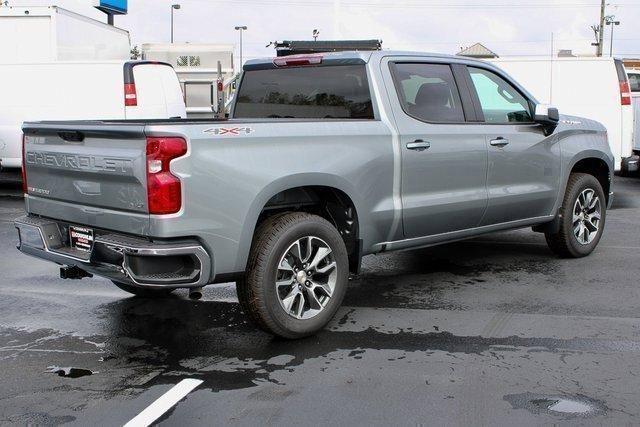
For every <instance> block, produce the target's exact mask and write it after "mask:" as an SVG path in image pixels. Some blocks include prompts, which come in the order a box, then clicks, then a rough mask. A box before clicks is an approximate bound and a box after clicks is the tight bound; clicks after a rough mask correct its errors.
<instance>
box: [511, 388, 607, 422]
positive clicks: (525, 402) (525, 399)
mask: <svg viewBox="0 0 640 427" xmlns="http://www.w3.org/2000/svg"><path fill="white" fill-rule="evenodd" d="M504 400H506V401H507V402H509V403H510V404H511V406H512V407H513V408H514V409H526V410H528V411H529V412H533V413H534V414H545V413H546V414H555V415H565V416H568V417H592V416H595V415H600V414H604V413H605V412H606V411H607V407H606V406H605V405H604V403H603V402H601V401H598V400H595V399H591V398H588V397H586V396H581V395H579V396H544V395H540V394H533V393H522V394H509V395H507V396H505V397H504Z"/></svg>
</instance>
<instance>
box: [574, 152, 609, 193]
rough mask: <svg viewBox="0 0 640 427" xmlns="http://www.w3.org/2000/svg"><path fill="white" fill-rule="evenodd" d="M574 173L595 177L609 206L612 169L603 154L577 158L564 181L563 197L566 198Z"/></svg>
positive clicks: (591, 154) (597, 153) (584, 155)
mask: <svg viewBox="0 0 640 427" xmlns="http://www.w3.org/2000/svg"><path fill="white" fill-rule="evenodd" d="M572 173H586V174H589V175H592V176H594V177H595V178H596V179H597V180H598V182H600V185H601V186H602V190H603V191H604V197H605V199H606V203H607V205H608V204H609V198H610V192H611V180H612V169H611V167H610V165H609V164H608V163H607V161H606V160H605V159H604V158H603V157H602V154H601V153H599V152H596V153H583V155H581V156H576V157H575V158H574V159H573V161H572V163H571V167H570V168H568V173H567V174H566V176H565V179H564V186H563V190H564V191H563V192H562V197H564V192H565V191H566V189H567V183H568V182H569V177H570V176H571V174H572Z"/></svg>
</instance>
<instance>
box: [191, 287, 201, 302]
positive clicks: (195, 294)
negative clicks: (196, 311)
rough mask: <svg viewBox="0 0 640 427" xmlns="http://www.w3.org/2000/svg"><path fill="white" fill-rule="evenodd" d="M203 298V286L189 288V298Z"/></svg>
mask: <svg viewBox="0 0 640 427" xmlns="http://www.w3.org/2000/svg"><path fill="white" fill-rule="evenodd" d="M200 298H202V288H191V289H189V299H192V300H196V301H197V300H199V299H200Z"/></svg>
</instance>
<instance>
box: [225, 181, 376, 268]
mask: <svg viewBox="0 0 640 427" xmlns="http://www.w3.org/2000/svg"><path fill="white" fill-rule="evenodd" d="M357 194H358V193H357V192H356V191H355V189H354V188H353V186H352V185H351V184H350V183H349V182H348V181H347V180H345V179H344V178H341V177H339V176H336V175H329V174H321V173H311V174H296V175H290V176H286V177H282V178H279V179H277V180H274V181H273V182H271V183H269V184H268V185H267V186H265V187H264V188H263V189H262V190H261V191H260V192H259V193H258V194H257V195H256V197H255V198H254V200H253V202H252V203H251V206H250V208H249V212H248V213H247V215H246V218H245V225H244V227H243V230H242V233H241V236H240V241H239V242H238V255H237V259H236V270H237V271H244V270H245V268H246V264H247V260H248V257H249V251H250V250H251V245H252V243H253V238H254V234H255V230H256V228H257V227H258V225H259V224H260V223H261V222H262V221H264V220H265V219H266V218H268V217H269V216H270V215H272V214H274V213H278V212H284V211H304V212H311V213H316V214H318V215H320V216H322V217H324V218H325V219H327V220H328V221H329V222H331V223H333V224H334V225H336V228H338V231H339V232H340V234H341V236H343V239H345V244H346V245H347V251H348V252H349V254H350V256H349V260H350V263H351V262H352V255H354V256H355V258H356V259H354V260H353V262H357V265H358V267H359V262H360V259H359V258H360V257H361V252H362V243H361V239H360V233H361V230H362V228H363V223H364V222H366V221H367V218H366V217H365V215H364V212H363V211H362V209H359V207H361V206H362V203H361V201H360V200H359V198H358V196H357ZM314 197H315V199H314ZM317 201H320V202H324V205H322V204H321V207H322V208H323V211H319V210H318V207H319V206H318V203H314V202H317ZM336 203H337V205H338V206H341V207H342V208H343V212H345V213H346V211H347V210H349V209H351V210H352V213H351V214H346V215H345V216H341V215H340V212H339V211H338V210H337V208H336V206H334V204H336ZM346 222H353V225H352V226H351V227H350V228H349V229H347V228H345V227H342V226H341V225H342V224H344V223H346Z"/></svg>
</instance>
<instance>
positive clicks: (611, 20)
mask: <svg viewBox="0 0 640 427" xmlns="http://www.w3.org/2000/svg"><path fill="white" fill-rule="evenodd" d="M614 19H615V16H613V15H612V16H607V18H606V24H607V25H611V40H610V45H609V56H613V28H614V27H615V26H616V25H620V21H615V20H614Z"/></svg>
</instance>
